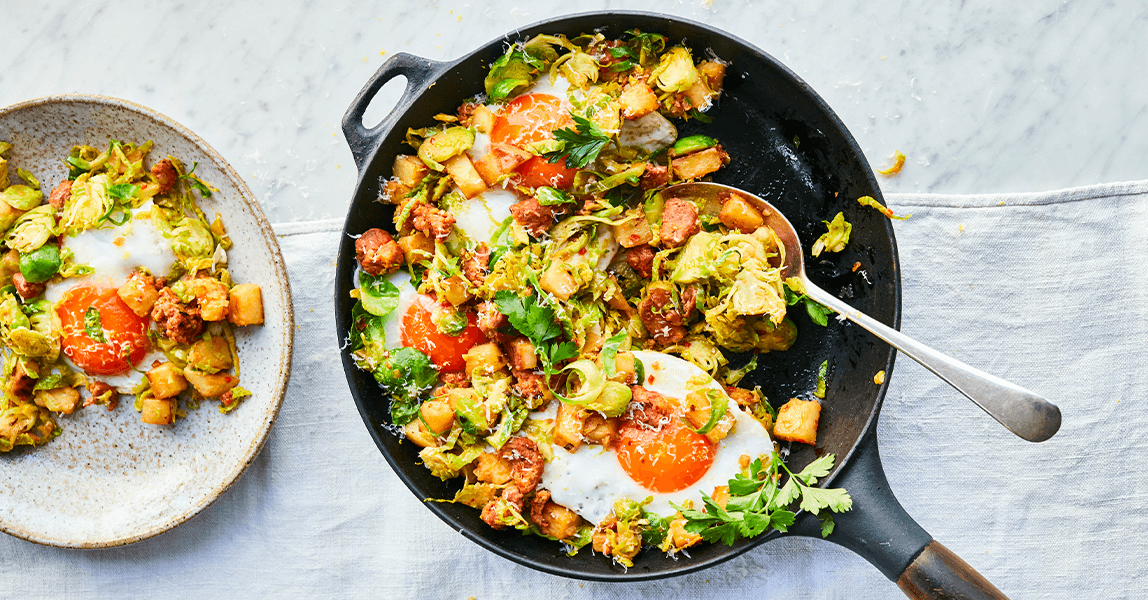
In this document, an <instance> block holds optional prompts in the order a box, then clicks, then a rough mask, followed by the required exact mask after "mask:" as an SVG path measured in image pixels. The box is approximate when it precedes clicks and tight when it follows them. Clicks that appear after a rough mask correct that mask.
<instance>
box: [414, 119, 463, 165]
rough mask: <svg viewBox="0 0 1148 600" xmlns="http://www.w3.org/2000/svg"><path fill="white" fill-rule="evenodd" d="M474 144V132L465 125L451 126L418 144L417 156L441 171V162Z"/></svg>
mask: <svg viewBox="0 0 1148 600" xmlns="http://www.w3.org/2000/svg"><path fill="white" fill-rule="evenodd" d="M473 145H474V132H473V131H471V130H470V129H468V128H466V127H451V128H450V129H447V130H446V131H443V132H441V133H436V134H434V135H432V136H430V137H429V138H427V139H426V140H425V141H423V143H422V145H421V146H419V158H421V159H422V161H423V162H424V163H426V165H427V166H428V167H430V168H432V169H434V170H436V171H442V170H443V169H444V167H443V166H442V164H441V163H443V162H445V161H447V160H448V159H450V158H452V157H455V156H458V155H459V154H462V153H463V152H466V151H467V150H468V149H469V148H470V147H471V146H473Z"/></svg>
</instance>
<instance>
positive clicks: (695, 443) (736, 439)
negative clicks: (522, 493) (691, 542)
mask: <svg viewBox="0 0 1148 600" xmlns="http://www.w3.org/2000/svg"><path fill="white" fill-rule="evenodd" d="M633 354H634V356H635V358H637V359H638V360H640V361H641V362H642V365H643V366H644V369H645V378H644V380H643V381H642V382H641V385H642V387H644V388H646V389H647V390H649V391H651V392H657V393H659V394H662V395H664V396H667V397H670V398H675V399H677V400H681V401H684V400H685V398H686V395H687V393H688V392H687V390H688V389H690V386H691V383H690V382H691V380H694V381H701V380H708V381H709V382H708V383H707V384H705V385H704V386H702V387H704V388H712V389H714V390H717V391H719V392H720V393H722V394H725V390H724V389H723V388H722V387H721V385H720V384H718V383H717V382H716V381H714V380H713V379H712V378H710V377H709V375H708V374H707V373H706V372H705V371H703V370H702V369H700V368H699V367H697V366H695V365H694V364H693V363H690V362H688V361H686V360H683V359H681V358H678V357H676V356H671V355H668V354H662V353H658V352H646V351H635V352H634V353H633ZM695 387H696V384H695ZM729 410H730V412H731V413H732V414H733V416H734V419H735V425H734V427H733V429H732V430H731V431H730V432H729V435H727V436H726V437H725V438H723V439H722V440H720V441H719V442H717V443H716V444H711V443H710V442H709V441H708V440H707V439H706V438H705V437H704V436H700V435H698V434H696V433H694V432H693V431H690V430H689V429H687V428H685V426H684V425H682V424H681V422H680V419H678V418H677V417H673V418H671V419H670V420H669V422H667V423H664V424H662V425H661V426H659V427H657V428H654V429H650V430H649V431H647V432H643V435H642V436H640V439H639V440H638V441H637V442H636V443H629V444H627V443H618V444H615V445H614V447H612V448H610V449H603V448H602V447H601V446H589V445H583V446H581V447H580V448H579V449H578V450H577V451H576V452H568V451H566V450H565V449H564V448H561V447H558V446H555V447H554V449H553V450H554V458H553V460H552V461H550V462H549V463H547V464H546V467H545V469H544V471H543V473H542V483H541V487H543V488H545V489H547V490H550V494H551V499H552V500H553V501H554V502H556V503H558V504H560V505H562V506H565V507H566V508H569V509H570V510H573V511H574V512H576V513H578V514H579V515H580V516H581V517H582V518H584V519H586V520H587V521H589V522H591V523H594V524H597V523H599V522H600V521H602V519H604V518H606V517H607V516H608V515H609V514H610V513H611V512H612V511H613V508H614V501H615V500H618V499H622V498H628V499H631V500H635V501H638V502H641V501H643V500H645V499H646V498H647V497H652V498H653V500H652V502H651V503H650V504H649V505H648V506H647V507H646V508H647V510H650V511H652V512H655V513H657V514H659V515H662V516H668V515H672V514H673V513H674V512H675V511H674V508H673V507H672V506H670V503H671V502H672V503H674V504H677V505H679V506H680V505H681V504H682V502H684V501H686V500H692V501H693V503H694V506H698V507H700V506H701V501H702V493H703V492H704V493H706V494H710V495H712V494H713V493H714V488H716V487H717V486H724V485H728V483H729V480H730V479H732V478H733V477H734V476H735V475H736V474H737V473H738V472H740V470H741V465H740V464H739V460H740V459H741V457H742V456H748V457H750V458H751V459H753V458H756V457H758V456H760V455H762V454H768V453H769V452H771V451H772V450H773V447H774V445H773V440H772V439H771V438H770V437H769V433H768V432H767V431H766V430H765V427H763V426H762V425H761V423H759V422H758V421H757V419H755V418H753V417H752V416H750V415H749V414H748V413H746V412H745V411H743V410H741V409H740V408H739V407H738V406H737V403H736V402H733V401H732V400H731V401H730V402H729Z"/></svg>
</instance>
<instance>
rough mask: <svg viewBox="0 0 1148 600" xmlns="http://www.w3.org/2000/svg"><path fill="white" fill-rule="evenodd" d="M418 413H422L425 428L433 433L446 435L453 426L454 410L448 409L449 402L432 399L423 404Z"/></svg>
mask: <svg viewBox="0 0 1148 600" xmlns="http://www.w3.org/2000/svg"><path fill="white" fill-rule="evenodd" d="M419 412H420V413H422V416H423V420H424V421H426V425H427V427H429V428H430V430H431V431H433V432H435V433H439V434H442V433H446V432H447V431H450V427H451V425H454V409H453V408H451V407H450V402H447V401H446V400H444V399H441V398H434V399H431V400H427V401H426V402H423V404H422V406H420V407H419Z"/></svg>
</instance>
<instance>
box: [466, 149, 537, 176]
mask: <svg viewBox="0 0 1148 600" xmlns="http://www.w3.org/2000/svg"><path fill="white" fill-rule="evenodd" d="M533 157H534V155H533V154H531V153H529V152H527V151H525V150H523V149H521V148H518V147H515V146H511V145H509V144H491V146H490V152H487V153H486V156H483V157H482V158H480V159H478V160H477V161H475V163H474V169H475V170H476V171H478V174H479V175H480V176H481V177H482V180H483V181H485V182H486V184H487V185H494V184H496V183H498V180H500V179H502V178H503V177H504V176H506V175H509V174H510V173H511V172H512V171H514V169H516V168H518V165H521V164H522V163H524V162H526V161H528V160H530V159H531V158H533Z"/></svg>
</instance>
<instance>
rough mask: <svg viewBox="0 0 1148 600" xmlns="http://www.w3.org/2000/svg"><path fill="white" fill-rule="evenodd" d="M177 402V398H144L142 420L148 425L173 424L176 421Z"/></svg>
mask: <svg viewBox="0 0 1148 600" xmlns="http://www.w3.org/2000/svg"><path fill="white" fill-rule="evenodd" d="M175 404H176V401H175V400H167V399H164V398H144V401H143V406H142V407H141V408H140V420H142V421H143V422H144V423H147V424H148V425H171V424H172V423H175Z"/></svg>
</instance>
